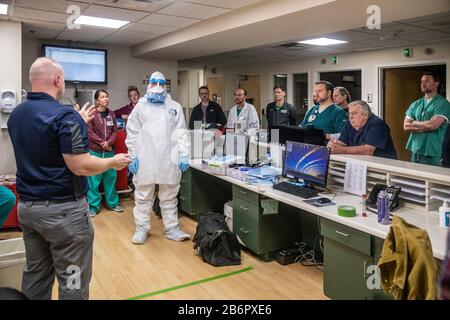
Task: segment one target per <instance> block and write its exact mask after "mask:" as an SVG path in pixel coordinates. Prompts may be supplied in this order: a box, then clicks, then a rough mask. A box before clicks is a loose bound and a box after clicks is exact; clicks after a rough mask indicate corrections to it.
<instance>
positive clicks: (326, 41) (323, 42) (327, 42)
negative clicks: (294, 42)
mask: <svg viewBox="0 0 450 320" xmlns="http://www.w3.org/2000/svg"><path fill="white" fill-rule="evenodd" d="M298 43H302V44H309V45H313V46H331V45H333V44H341V43H347V41H342V40H336V39H330V38H316V39H311V40H305V41H299V42H298Z"/></svg>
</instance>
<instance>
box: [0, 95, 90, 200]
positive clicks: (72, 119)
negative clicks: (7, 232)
mask: <svg viewBox="0 0 450 320" xmlns="http://www.w3.org/2000/svg"><path fill="white" fill-rule="evenodd" d="M8 130H9V134H10V137H11V141H12V144H13V148H14V154H15V157H16V165H17V192H18V193H19V197H20V199H22V200H25V201H36V200H73V199H74V198H78V197H80V196H82V195H85V194H86V193H87V190H88V185H87V179H86V178H85V177H79V176H76V175H74V174H73V173H72V172H71V171H70V170H69V168H68V167H67V166H66V164H65V162H64V159H63V153H64V154H81V153H87V152H88V134H87V126H86V124H85V122H84V121H83V119H82V118H81V116H80V115H79V114H78V112H76V111H75V110H73V109H72V108H69V107H65V106H63V105H62V104H60V103H59V102H58V101H56V100H55V99H54V98H53V97H51V96H50V95H48V94H46V93H42V92H32V93H29V94H28V96H27V101H25V102H23V103H21V104H20V105H19V106H17V108H16V109H15V110H14V111H13V112H12V113H11V116H10V117H9V120H8Z"/></svg>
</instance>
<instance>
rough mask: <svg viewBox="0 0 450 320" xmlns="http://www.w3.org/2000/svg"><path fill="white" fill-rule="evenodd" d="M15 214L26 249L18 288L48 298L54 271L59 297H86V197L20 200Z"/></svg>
mask: <svg viewBox="0 0 450 320" xmlns="http://www.w3.org/2000/svg"><path fill="white" fill-rule="evenodd" d="M18 216H19V220H20V223H21V225H22V231H23V239H24V242H25V251H26V264H25V269H24V272H23V279H22V292H23V293H24V294H25V295H26V296H27V297H28V298H29V299H36V300H50V299H51V296H52V287H53V284H54V282H55V275H56V277H57V279H58V284H59V299H62V300H69V299H89V282H90V280H91V277H92V246H93V242H94V228H93V226H92V222H91V217H90V215H89V207H88V204H87V201H86V199H84V198H83V199H80V200H78V201H67V202H64V203H52V202H42V201H40V202H33V201H26V202H22V201H21V202H19V205H18Z"/></svg>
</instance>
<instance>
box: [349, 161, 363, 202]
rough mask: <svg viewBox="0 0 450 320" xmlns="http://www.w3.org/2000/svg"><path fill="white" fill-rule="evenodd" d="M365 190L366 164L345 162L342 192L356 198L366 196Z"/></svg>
mask: <svg viewBox="0 0 450 320" xmlns="http://www.w3.org/2000/svg"><path fill="white" fill-rule="evenodd" d="M366 188H367V162H364V161H358V160H350V159H349V160H347V164H346V166H345V181H344V192H348V193H353V194H356V195H358V196H361V195H363V194H366Z"/></svg>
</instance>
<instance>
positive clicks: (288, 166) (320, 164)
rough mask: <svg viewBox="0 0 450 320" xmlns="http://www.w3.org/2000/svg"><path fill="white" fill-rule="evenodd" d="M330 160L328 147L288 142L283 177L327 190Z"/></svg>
mask: <svg viewBox="0 0 450 320" xmlns="http://www.w3.org/2000/svg"><path fill="white" fill-rule="evenodd" d="M329 160H330V152H329V149H328V148H327V147H323V146H316V145H311V144H306V143H299V142H294V141H286V154H285V159H284V166H283V175H284V176H287V177H290V178H296V179H302V180H304V181H305V182H306V184H314V185H316V186H319V187H322V188H325V187H326V185H327V176H328V164H329Z"/></svg>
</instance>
